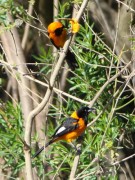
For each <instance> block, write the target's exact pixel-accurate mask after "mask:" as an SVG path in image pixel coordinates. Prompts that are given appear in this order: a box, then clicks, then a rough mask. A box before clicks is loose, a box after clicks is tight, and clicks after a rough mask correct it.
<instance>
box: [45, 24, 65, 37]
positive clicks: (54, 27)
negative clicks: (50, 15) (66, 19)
mask: <svg viewBox="0 0 135 180" xmlns="http://www.w3.org/2000/svg"><path fill="white" fill-rule="evenodd" d="M63 28H64V25H63V24H62V23H61V22H58V21H56V22H52V23H51V24H49V26H48V34H50V33H55V35H56V36H59V35H61V33H62V31H63Z"/></svg>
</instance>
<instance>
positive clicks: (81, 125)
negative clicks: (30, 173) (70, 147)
mask: <svg viewBox="0 0 135 180" xmlns="http://www.w3.org/2000/svg"><path fill="white" fill-rule="evenodd" d="M92 111H95V109H94V108H89V107H87V106H86V107H82V108H80V109H79V110H77V111H74V112H73V113H72V114H71V116H70V117H69V118H67V119H66V120H65V121H64V122H63V123H62V124H61V126H59V127H58V128H57V129H56V131H55V133H54V134H53V136H52V137H51V140H50V141H49V142H48V143H47V144H46V145H45V148H46V147H47V146H49V145H50V144H52V143H54V142H56V141H59V140H65V141H67V142H69V143H71V142H72V141H73V140H74V139H76V138H78V137H79V136H80V135H81V134H82V133H83V132H84V131H85V129H86V127H87V122H88V114H89V112H92ZM43 150H44V146H43V147H42V148H41V149H39V150H38V151H37V152H36V153H35V154H34V156H33V158H35V157H36V156H37V155H39V154H40V153H41V152H42V151H43Z"/></svg>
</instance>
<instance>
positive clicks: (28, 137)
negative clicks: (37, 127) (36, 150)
mask: <svg viewBox="0 0 135 180" xmlns="http://www.w3.org/2000/svg"><path fill="white" fill-rule="evenodd" d="M71 38H72V37H71V36H70V37H69V39H68V40H67V41H66V43H65V45H64V48H63V52H61V53H60V57H59V59H58V62H57V64H56V66H55V68H54V71H53V73H52V75H51V77H50V83H49V84H50V85H49V87H48V89H47V91H46V94H45V96H44V98H43V100H42V102H41V103H40V104H39V105H38V106H37V107H36V108H35V109H34V110H33V111H31V112H30V113H29V116H28V119H27V123H26V129H25V141H26V144H27V145H28V146H31V131H32V122H33V119H34V117H35V116H36V115H37V114H39V113H40V112H41V111H42V110H43V108H44V107H45V106H46V105H47V104H48V101H49V99H50V97H51V94H52V92H53V86H54V83H55V79H56V77H57V74H58V72H59V69H60V68H61V65H62V62H63V60H64V58H65V55H66V52H67V50H68V47H69V45H70V43H71ZM25 161H26V169H27V170H28V169H31V170H30V171H31V172H32V164H31V156H30V152H29V151H25ZM27 179H28V180H32V179H33V174H32V173H29V176H28V177H27Z"/></svg>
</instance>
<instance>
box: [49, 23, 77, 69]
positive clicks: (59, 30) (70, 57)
mask: <svg viewBox="0 0 135 180" xmlns="http://www.w3.org/2000/svg"><path fill="white" fill-rule="evenodd" d="M48 36H49V38H50V40H51V42H52V44H53V45H54V46H55V47H56V48H57V49H58V50H59V49H60V48H63V46H64V44H65V42H66V40H67V36H68V33H67V30H66V29H65V28H64V25H63V24H62V23H61V22H58V21H57V22H52V23H51V24H49V26H48ZM65 59H66V61H67V64H68V66H69V67H70V68H71V70H75V68H78V67H79V66H78V63H77V61H76V59H75V55H74V54H73V53H72V52H71V51H70V50H69V49H68V51H67V54H66V57H65Z"/></svg>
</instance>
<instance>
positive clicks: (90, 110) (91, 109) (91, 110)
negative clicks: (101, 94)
mask: <svg viewBox="0 0 135 180" xmlns="http://www.w3.org/2000/svg"><path fill="white" fill-rule="evenodd" d="M88 112H95V113H96V109H95V108H89V110H88Z"/></svg>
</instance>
